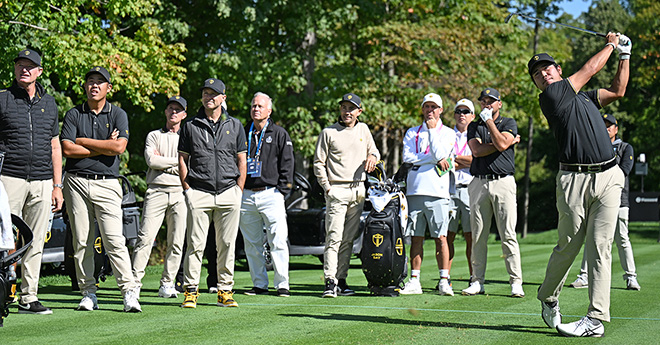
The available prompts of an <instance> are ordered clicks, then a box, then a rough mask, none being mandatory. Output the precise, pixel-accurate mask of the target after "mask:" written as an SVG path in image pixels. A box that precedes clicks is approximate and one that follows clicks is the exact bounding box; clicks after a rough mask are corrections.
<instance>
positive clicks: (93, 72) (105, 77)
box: [85, 71, 110, 84]
mask: <svg viewBox="0 0 660 345" xmlns="http://www.w3.org/2000/svg"><path fill="white" fill-rule="evenodd" d="M92 74H98V75H100V76H101V77H103V79H105V81H106V83H108V84H110V80H108V77H107V76H105V75H103V73H101V72H97V71H89V72H87V74H85V80H87V78H89V76H90V75H92Z"/></svg>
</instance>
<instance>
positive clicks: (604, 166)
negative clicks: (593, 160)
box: [559, 158, 616, 173]
mask: <svg viewBox="0 0 660 345" xmlns="http://www.w3.org/2000/svg"><path fill="white" fill-rule="evenodd" d="M615 165H616V159H615V158H612V160H610V161H609V162H605V163H598V164H565V163H559V170H563V171H572V172H579V173H599V172H603V171H606V170H608V169H609V168H611V167H613V166H615Z"/></svg>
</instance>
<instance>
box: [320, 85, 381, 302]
mask: <svg viewBox="0 0 660 345" xmlns="http://www.w3.org/2000/svg"><path fill="white" fill-rule="evenodd" d="M339 107H340V113H339V119H338V121H337V122H336V123H335V124H333V125H331V126H329V127H326V128H325V129H323V131H322V132H321V134H320V135H319V139H318V141H317V143H316V153H315V154H314V175H316V178H317V180H318V182H319V184H320V185H321V187H322V188H323V190H324V191H325V203H326V214H325V232H326V236H325V251H324V255H323V258H324V262H323V275H324V278H325V290H324V291H323V297H326V298H328V297H330V298H333V297H337V292H339V294H341V295H344V296H348V295H353V294H355V291H353V290H352V289H350V288H349V287H348V285H347V284H346V276H347V275H348V266H349V263H350V260H351V252H352V251H353V240H354V239H355V236H356V234H357V231H358V228H359V225H360V215H361V214H362V207H363V206H364V198H365V192H366V191H365V187H364V181H365V180H366V173H365V171H366V172H372V171H373V170H374V168H375V167H376V162H378V160H379V159H380V153H379V152H378V149H377V148H376V143H375V142H374V139H373V137H372V136H371V132H370V131H369V127H368V126H367V125H366V124H364V123H361V122H359V121H358V116H360V114H362V100H360V97H358V96H357V95H356V94H354V93H347V94H345V95H344V96H343V97H342V98H341V100H340V101H339Z"/></svg>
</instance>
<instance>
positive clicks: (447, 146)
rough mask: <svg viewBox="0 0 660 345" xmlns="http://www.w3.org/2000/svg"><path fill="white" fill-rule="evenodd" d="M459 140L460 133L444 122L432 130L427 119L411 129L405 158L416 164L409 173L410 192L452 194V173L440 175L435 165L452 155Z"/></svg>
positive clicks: (417, 193) (404, 146)
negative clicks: (456, 132) (450, 188)
mask: <svg viewBox="0 0 660 345" xmlns="http://www.w3.org/2000/svg"><path fill="white" fill-rule="evenodd" d="M455 142H456V134H455V133H454V131H453V130H452V129H451V128H449V127H447V126H444V125H442V122H439V123H438V126H437V127H436V128H434V129H432V130H429V129H428V127H426V123H422V125H421V126H415V127H412V128H410V129H408V131H407V132H406V135H405V137H404V138H403V161H404V162H408V163H412V164H413V165H414V167H413V168H412V169H411V170H410V172H409V173H408V179H407V180H406V185H407V192H406V195H427V196H433V197H438V198H449V197H450V192H449V185H450V180H449V175H450V174H444V175H442V176H439V175H438V173H437V172H436V169H435V166H436V164H437V163H438V162H439V161H440V160H443V159H446V158H447V157H451V155H452V152H453V151H454V144H455Z"/></svg>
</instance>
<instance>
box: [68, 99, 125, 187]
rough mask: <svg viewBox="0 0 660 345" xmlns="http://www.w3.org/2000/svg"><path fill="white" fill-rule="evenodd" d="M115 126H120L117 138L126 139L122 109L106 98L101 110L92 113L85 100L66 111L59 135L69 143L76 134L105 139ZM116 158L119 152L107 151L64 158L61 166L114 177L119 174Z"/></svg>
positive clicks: (74, 139)
mask: <svg viewBox="0 0 660 345" xmlns="http://www.w3.org/2000/svg"><path fill="white" fill-rule="evenodd" d="M115 128H116V129H117V130H119V138H124V139H126V140H128V116H126V112H125V111H124V110H122V109H121V108H119V107H117V106H114V105H112V104H110V102H107V101H106V102H105V106H103V110H102V111H101V112H100V113H99V114H95V113H94V112H93V111H92V110H91V109H90V108H89V105H87V102H85V103H83V104H82V105H79V106H77V107H75V108H73V109H71V110H69V111H68V112H67V113H66V116H65V117H64V123H63V124H62V135H61V136H60V137H61V139H62V140H68V141H70V142H72V143H75V142H76V138H91V139H99V140H105V139H108V138H109V137H110V134H112V131H113V130H114V129H115ZM120 140H122V139H120ZM119 160H120V159H119V156H106V155H99V156H96V157H88V158H80V159H79V158H67V159H66V167H65V168H64V170H65V171H66V172H69V173H74V174H90V175H92V174H96V175H108V176H115V177H116V176H119Z"/></svg>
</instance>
